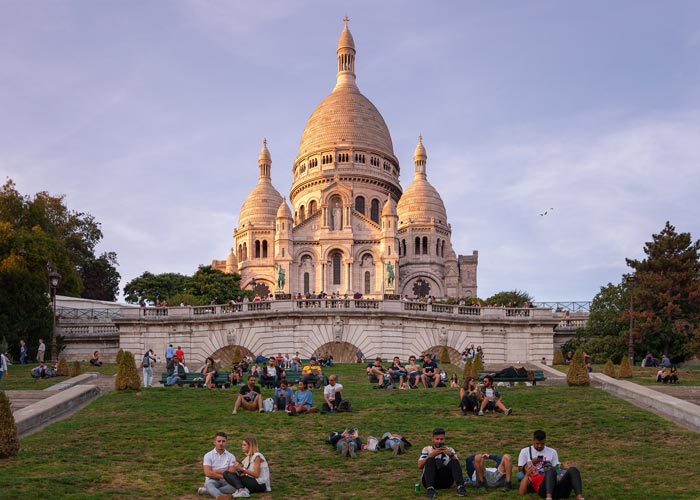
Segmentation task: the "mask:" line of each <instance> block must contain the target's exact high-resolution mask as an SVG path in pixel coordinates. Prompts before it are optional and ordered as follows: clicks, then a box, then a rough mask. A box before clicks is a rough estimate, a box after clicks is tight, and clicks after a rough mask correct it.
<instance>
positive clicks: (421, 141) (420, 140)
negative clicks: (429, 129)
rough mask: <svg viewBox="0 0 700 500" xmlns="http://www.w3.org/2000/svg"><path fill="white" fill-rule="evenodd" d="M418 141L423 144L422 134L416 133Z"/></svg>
mask: <svg viewBox="0 0 700 500" xmlns="http://www.w3.org/2000/svg"><path fill="white" fill-rule="evenodd" d="M418 142H420V143H421V144H423V134H418Z"/></svg>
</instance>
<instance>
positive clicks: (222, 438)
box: [197, 432, 236, 498]
mask: <svg viewBox="0 0 700 500" xmlns="http://www.w3.org/2000/svg"><path fill="white" fill-rule="evenodd" d="M226 440H227V436H226V433H225V432H217V433H216V436H214V449H213V450H211V451H210V452H209V453H207V454H206V455H204V462H203V468H204V486H203V487H201V488H199V490H197V493H199V494H200V495H206V494H207V493H209V495H211V496H212V497H214V498H219V497H222V495H226V496H227V498H229V497H230V495H231V493H233V492H234V491H235V488H234V487H233V486H231V485H230V484H229V483H228V482H227V481H226V480H225V479H224V473H225V472H227V471H229V472H233V471H235V468H234V464H235V463H236V457H235V456H234V455H233V454H232V453H229V452H228V451H227V450H226ZM222 498H223V497H222Z"/></svg>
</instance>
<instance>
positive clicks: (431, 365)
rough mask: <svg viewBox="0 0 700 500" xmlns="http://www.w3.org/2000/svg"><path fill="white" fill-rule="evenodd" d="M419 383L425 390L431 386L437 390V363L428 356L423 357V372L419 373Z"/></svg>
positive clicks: (438, 380) (438, 375)
mask: <svg viewBox="0 0 700 500" xmlns="http://www.w3.org/2000/svg"><path fill="white" fill-rule="evenodd" d="M421 381H422V382H423V387H425V388H426V389H427V388H428V387H430V384H432V386H433V388H437V387H438V384H439V383H440V373H439V372H438V369H437V363H436V362H435V360H433V358H432V357H431V356H430V354H428V353H426V354H424V355H423V370H422V372H421Z"/></svg>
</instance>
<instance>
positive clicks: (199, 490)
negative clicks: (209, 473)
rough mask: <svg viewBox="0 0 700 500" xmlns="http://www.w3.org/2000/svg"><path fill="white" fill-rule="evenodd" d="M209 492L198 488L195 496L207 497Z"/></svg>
mask: <svg viewBox="0 0 700 500" xmlns="http://www.w3.org/2000/svg"><path fill="white" fill-rule="evenodd" d="M208 494H209V492H208V491H207V489H206V488H204V487H202V486H200V487H199V489H197V495H208Z"/></svg>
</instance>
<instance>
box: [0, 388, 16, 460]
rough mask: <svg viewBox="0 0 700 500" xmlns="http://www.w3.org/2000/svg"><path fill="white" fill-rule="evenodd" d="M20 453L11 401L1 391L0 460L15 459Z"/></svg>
mask: <svg viewBox="0 0 700 500" xmlns="http://www.w3.org/2000/svg"><path fill="white" fill-rule="evenodd" d="M17 453H19V436H18V435H17V426H16V425H15V417H13V416H12V410H11V409H10V400H9V399H7V396H6V395H5V392H4V391H0V458H9V457H14V456H15V455H17Z"/></svg>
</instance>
